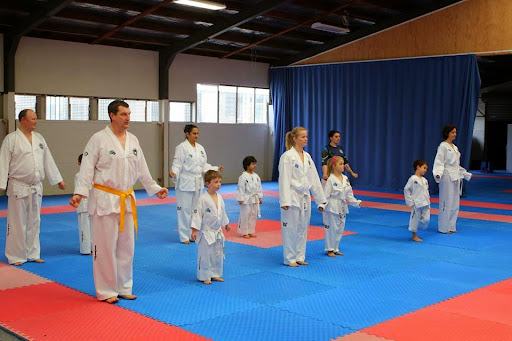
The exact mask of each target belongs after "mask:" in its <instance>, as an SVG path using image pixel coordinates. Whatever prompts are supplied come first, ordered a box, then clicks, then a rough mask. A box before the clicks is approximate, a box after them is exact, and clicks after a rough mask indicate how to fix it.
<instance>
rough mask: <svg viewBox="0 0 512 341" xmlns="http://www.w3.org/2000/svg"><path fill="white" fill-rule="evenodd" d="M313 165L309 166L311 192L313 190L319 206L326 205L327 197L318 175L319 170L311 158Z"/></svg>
mask: <svg viewBox="0 0 512 341" xmlns="http://www.w3.org/2000/svg"><path fill="white" fill-rule="evenodd" d="M309 160H310V162H311V167H310V168H309V174H308V177H309V181H310V184H311V185H312V186H311V192H313V196H314V197H315V202H316V204H317V205H318V206H319V207H323V206H325V203H326V201H327V199H326V198H325V194H324V190H323V188H322V183H321V182H320V177H319V176H318V172H317V170H316V166H315V163H314V162H313V160H312V159H311V158H310V159H309Z"/></svg>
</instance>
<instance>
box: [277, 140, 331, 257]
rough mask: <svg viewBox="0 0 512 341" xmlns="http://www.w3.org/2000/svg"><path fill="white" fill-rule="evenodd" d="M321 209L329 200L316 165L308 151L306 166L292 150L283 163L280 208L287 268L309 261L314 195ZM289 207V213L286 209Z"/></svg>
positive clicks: (280, 175) (280, 178)
mask: <svg viewBox="0 0 512 341" xmlns="http://www.w3.org/2000/svg"><path fill="white" fill-rule="evenodd" d="M310 191H311V192H312V193H313V195H314V198H315V202H316V203H317V205H318V206H319V207H324V206H325V205H324V204H325V202H326V199H325V195H324V192H323V190H322V185H321V184H320V178H319V177H318V173H317V171H316V166H315V163H314V162H313V159H311V155H309V154H308V153H307V152H306V151H304V163H302V161H301V159H300V156H299V153H298V152H297V151H296V150H295V148H293V147H292V148H290V149H289V150H287V151H286V152H284V153H283V155H281V158H280V159H279V205H280V206H281V233H282V236H283V258H284V264H286V265H289V264H292V263H296V262H297V261H299V262H303V261H304V260H305V258H306V242H307V233H308V226H309V221H310V219H311V195H310ZM284 206H288V207H289V208H288V210H284V209H283V208H282V207H284Z"/></svg>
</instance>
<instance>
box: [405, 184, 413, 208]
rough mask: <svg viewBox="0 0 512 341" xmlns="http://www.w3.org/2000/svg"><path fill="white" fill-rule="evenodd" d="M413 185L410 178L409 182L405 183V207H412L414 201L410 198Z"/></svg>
mask: <svg viewBox="0 0 512 341" xmlns="http://www.w3.org/2000/svg"><path fill="white" fill-rule="evenodd" d="M413 184H414V182H413V181H412V178H409V180H407V183H406V184H405V187H404V197H405V204H406V205H407V206H414V199H413V197H412V186H413Z"/></svg>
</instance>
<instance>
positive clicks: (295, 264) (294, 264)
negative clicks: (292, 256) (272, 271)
mask: <svg viewBox="0 0 512 341" xmlns="http://www.w3.org/2000/svg"><path fill="white" fill-rule="evenodd" d="M285 265H288V266H291V267H292V268H296V267H298V266H299V264H297V263H290V264H285Z"/></svg>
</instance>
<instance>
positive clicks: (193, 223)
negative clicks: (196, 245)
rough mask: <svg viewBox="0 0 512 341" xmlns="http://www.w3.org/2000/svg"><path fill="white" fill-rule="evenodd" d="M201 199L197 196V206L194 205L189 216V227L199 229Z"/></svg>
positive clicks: (201, 207) (201, 217)
mask: <svg viewBox="0 0 512 341" xmlns="http://www.w3.org/2000/svg"><path fill="white" fill-rule="evenodd" d="M203 214H204V209H203V200H202V199H201V198H199V200H198V201H197V206H196V207H194V210H193V211H192V216H191V217H190V227H191V228H193V229H196V230H199V231H200V230H201V226H202V225H203Z"/></svg>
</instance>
